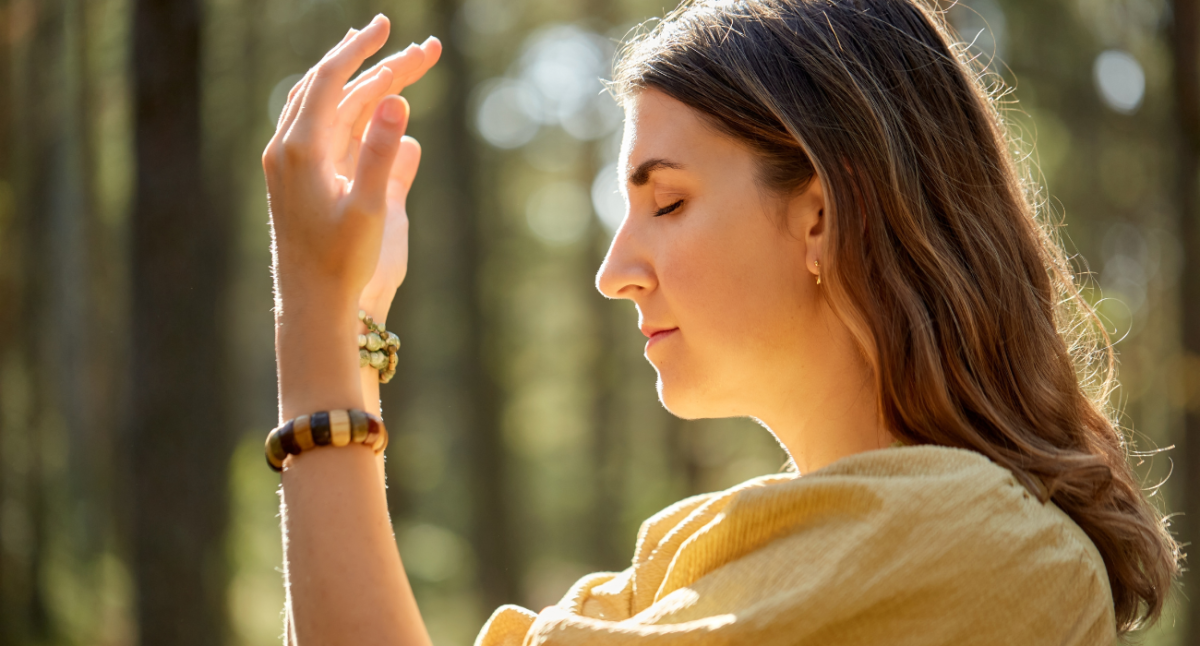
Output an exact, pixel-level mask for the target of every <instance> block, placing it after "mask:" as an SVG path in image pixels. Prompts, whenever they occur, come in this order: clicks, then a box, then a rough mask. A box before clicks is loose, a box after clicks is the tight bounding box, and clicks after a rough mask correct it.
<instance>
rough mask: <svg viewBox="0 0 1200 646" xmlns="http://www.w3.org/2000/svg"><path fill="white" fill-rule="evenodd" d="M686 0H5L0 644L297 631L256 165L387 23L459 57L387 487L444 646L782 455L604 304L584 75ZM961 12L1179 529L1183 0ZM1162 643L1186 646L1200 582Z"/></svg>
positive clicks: (1185, 94) (980, 2) (1199, 382)
mask: <svg viewBox="0 0 1200 646" xmlns="http://www.w3.org/2000/svg"><path fill="white" fill-rule="evenodd" d="M668 9H670V7H664V6H663V4H662V3H661V2H659V1H654V0H403V1H401V0H0V646H7V645H10V644H21V645H50V644H55V645H58V644H62V645H69V644H80V645H88V646H118V645H126V644H130V645H131V644H138V643H141V644H172V645H174V646H188V645H192V644H195V645H201V644H203V645H212V644H230V645H235V644H236V645H245V646H251V645H269V644H274V643H278V642H279V639H280V633H281V628H282V620H281V610H282V607H283V587H282V580H281V574H280V565H281V548H280V534H279V525H278V523H279V519H278V516H277V514H278V498H277V495H276V489H277V487H278V482H279V481H278V476H277V475H276V474H274V473H272V472H271V471H270V470H268V469H267V467H266V465H265V464H264V461H263V457H262V441H263V438H264V437H265V434H266V432H267V431H268V430H269V429H270V428H271V427H272V426H273V425H274V423H275V418H276V398H275V373H274V360H273V336H272V335H273V331H272V315H271V305H272V302H271V281H270V275H269V265H270V254H269V249H268V245H269V240H268V228H267V208H266V201H265V190H264V185H263V179H262V172H261V167H260V161H259V158H260V155H261V152H262V150H263V147H264V146H265V144H266V142H267V140H268V138H269V137H270V136H271V134H272V132H273V129H274V124H275V119H276V116H277V115H278V113H279V111H280V109H281V107H282V105H283V101H284V97H285V95H286V93H287V90H288V89H289V88H290V87H291V85H292V84H293V83H294V82H295V81H296V80H297V79H298V78H299V76H298V75H299V74H300V73H301V72H303V71H304V70H305V69H306V68H307V67H309V66H310V65H312V64H313V63H315V62H316V61H317V60H318V59H319V57H320V56H321V55H322V53H323V52H324V51H325V50H326V49H328V48H329V47H330V46H332V45H333V44H334V43H335V42H337V40H338V39H339V38H341V36H342V34H344V33H345V31H346V30H347V29H348V28H349V27H351V26H361V25H362V24H364V23H365V22H367V21H368V20H369V19H370V17H371V16H372V15H374V14H375V13H377V12H384V13H386V14H387V15H388V16H389V17H390V18H391V19H392V25H393V32H392V33H393V35H392V40H391V44H389V46H388V47H387V48H386V49H385V50H384V52H383V53H384V54H386V53H390V52H393V51H397V50H398V49H400V48H402V47H403V46H404V45H406V44H408V42H409V41H418V42H419V41H421V40H423V39H424V38H425V37H426V36H427V35H429V34H436V35H438V36H439V37H440V38H441V39H442V41H443V43H444V44H445V46H446V51H445V54H444V56H443V59H442V61H441V62H440V63H439V64H438V65H437V67H435V68H434V69H433V71H431V72H430V73H429V75H428V76H427V77H426V78H425V79H424V80H422V81H420V82H419V83H418V84H417V85H415V86H413V87H412V88H411V89H410V90H408V91H407V92H406V94H407V96H408V97H409V100H410V102H411V104H412V107H413V118H412V122H411V127H410V130H409V132H410V134H412V135H414V136H415V137H417V138H418V139H419V140H420V141H421V142H422V143H423V146H424V160H423V162H422V165H421V170H420V173H419V175H418V179H417V182H416V187H415V188H414V189H413V192H412V195H411V198H410V202H409V213H410V216H411V220H412V233H411V236H412V238H411V239H412V245H411V248H412V255H411V265H410V271H409V278H408V280H407V281H406V283H405V284H404V286H403V287H402V288H401V290H400V292H399V296H398V299H397V302H396V305H395V306H394V307H393V309H392V316H391V319H390V320H389V321H388V324H389V327H390V328H391V329H393V330H395V331H397V332H398V333H399V335H400V337H401V339H402V340H403V343H404V345H403V347H402V348H401V350H400V371H399V374H398V376H397V378H396V379H395V381H394V382H392V384H390V385H388V386H386V387H384V388H383V409H384V414H385V416H386V418H387V419H388V423H389V428H390V429H391V431H392V433H393V438H392V441H391V445H390V447H389V449H388V462H387V464H388V475H389V488H388V502H389V505H390V508H391V512H392V515H393V519H394V521H395V527H396V535H397V541H398V543H399V546H400V550H401V553H402V554H403V556H404V560H405V563H406V565H407V567H408V571H409V574H410V576H411V578H412V581H413V584H414V587H415V589H416V594H417V598H418V601H419V603H420V605H421V609H422V612H423V613H424V615H425V617H426V618H427V621H428V625H429V628H430V631H431V632H432V634H433V637H434V641H435V643H437V644H439V646H450V645H460V644H461V645H465V644H470V643H471V640H472V638H473V637H474V634H475V632H476V631H477V630H478V629H479V627H480V625H481V624H482V622H483V621H484V619H485V618H486V617H487V615H488V614H489V613H490V611H491V610H492V609H493V608H494V607H495V606H497V605H498V604H500V603H505V602H516V603H521V604H523V605H526V606H529V607H533V608H540V607H543V606H545V605H548V604H551V603H553V602H555V601H556V600H557V599H558V597H559V595H561V594H562V593H563V592H564V591H565V589H566V587H567V585H568V584H569V583H571V582H572V581H573V580H574V579H575V578H576V577H578V576H579V575H581V574H584V573H586V572H589V571H594V570H597V569H620V568H623V567H624V566H625V565H627V563H628V560H629V558H630V555H631V553H632V547H633V540H634V537H635V535H636V531H637V528H638V525H639V523H640V522H641V521H642V520H643V519H645V518H646V517H647V516H649V515H650V514H652V513H653V512H655V511H657V510H658V509H660V508H661V507H663V506H665V505H667V504H669V503H671V502H673V501H675V500H677V499H679V498H681V497H684V496H687V495H690V494H693V493H698V492H702V491H709V490H714V489H718V488H722V487H726V486H729V485H731V484H734V483H736V482H739V481H741V480H743V479H745V478H748V477H751V476H755V475H759V474H764V473H770V472H774V471H777V470H779V469H780V467H781V466H782V464H783V462H784V455H783V453H782V452H781V451H780V449H779V447H778V446H777V445H776V444H775V442H774V441H772V440H771V438H770V436H769V435H768V434H767V433H766V432H765V431H763V430H762V429H761V428H759V427H758V426H756V425H755V424H754V423H752V422H751V421H748V420H711V421H696V422H682V421H680V420H677V419H675V418H673V417H672V416H670V415H669V414H667V413H666V412H665V411H664V410H663V409H662V407H661V406H660V405H659V404H658V402H657V401H656V398H655V394H654V388H653V380H654V374H653V371H652V370H651V368H650V366H649V365H647V363H646V362H645V361H644V360H643V358H642V357H641V349H640V346H641V344H642V343H643V341H644V339H642V338H641V336H640V334H639V333H638V330H637V328H636V323H635V320H636V318H635V313H634V310H633V308H632V306H631V305H630V304H629V303H625V302H608V301H605V300H604V299H603V298H602V297H601V296H600V295H599V294H598V293H597V292H596V291H595V289H594V288H593V287H592V278H593V275H594V272H595V270H596V268H597V267H598V264H599V261H600V259H601V258H602V256H603V253H604V251H605V249H606V246H607V244H608V241H609V239H610V236H611V234H612V231H613V229H614V227H615V226H616V224H617V223H618V222H619V220H620V217H621V215H622V209H623V205H622V203H621V200H620V197H619V196H618V195H617V193H616V172H615V159H616V152H617V142H618V141H619V137H620V129H621V111H620V110H619V109H618V108H617V107H616V105H615V104H614V103H613V102H612V99H611V98H609V97H608V96H607V95H606V94H605V93H604V92H603V91H602V85H601V83H600V79H602V78H606V77H607V75H608V74H609V73H610V67H611V59H612V55H613V52H614V48H615V46H616V43H617V42H618V41H619V39H620V38H621V37H622V36H624V35H625V34H626V33H627V32H628V31H629V30H630V29H631V28H633V27H634V26H635V25H637V24H639V23H642V22H644V21H646V20H648V19H651V18H653V17H654V16H659V15H662V13H663V11H664V10H668ZM947 10H948V12H949V17H950V19H951V21H952V23H953V24H954V25H955V26H956V27H957V28H958V30H959V31H960V33H961V36H962V38H963V40H964V41H967V42H969V43H971V47H972V51H973V52H975V53H977V54H978V55H980V56H982V57H983V60H985V61H991V63H990V66H989V68H988V69H989V70H990V73H991V74H992V75H993V76H992V77H991V78H992V81H996V80H998V79H1003V80H1004V81H1005V82H1006V83H1008V84H1009V85H1011V86H1013V87H1014V88H1015V89H1014V91H1013V92H1011V93H1009V94H1007V95H1006V96H1005V98H1004V103H1005V106H1006V113H1007V115H1008V117H1009V121H1010V124H1011V126H1012V128H1013V129H1014V132H1016V133H1018V134H1019V136H1020V141H1021V143H1022V146H1023V149H1024V151H1025V152H1026V153H1029V152H1031V151H1032V150H1033V145H1034V144H1035V143H1036V152H1035V153H1034V154H1033V157H1032V160H1033V161H1034V162H1035V163H1036V169H1037V170H1038V173H1039V177H1040V179H1041V180H1042V183H1043V186H1044V190H1043V191H1042V193H1041V194H1040V199H1041V200H1042V201H1043V202H1044V204H1045V210H1046V212H1047V213H1048V216H1049V217H1052V218H1054V219H1055V220H1056V221H1062V222H1064V223H1066V224H1067V225H1068V226H1067V227H1066V228H1065V229H1063V231H1064V232H1065V234H1064V237H1065V239H1066V241H1067V243H1068V246H1069V248H1070V250H1071V252H1072V253H1074V254H1078V255H1077V256H1076V260H1077V262H1078V264H1079V268H1080V270H1081V271H1084V272H1086V276H1085V280H1086V284H1087V293H1088V296H1089V298H1091V299H1092V300H1093V302H1096V303H1098V307H1099V310H1100V311H1101V312H1102V314H1103V315H1104V317H1105V318H1106V321H1107V326H1108V328H1109V330H1110V331H1111V332H1112V333H1113V338H1114V339H1118V340H1119V341H1118V343H1117V345H1116V348H1117V350H1118V351H1119V357H1120V378H1121V381H1122V384H1123V385H1122V388H1121V389H1120V390H1119V391H1118V392H1117V395H1116V396H1117V397H1118V403H1119V405H1120V407H1121V411H1122V417H1121V419H1122V423H1123V425H1124V426H1125V428H1126V430H1127V431H1128V432H1129V434H1130V437H1131V438H1132V439H1133V442H1134V445H1135V448H1136V449H1138V450H1140V451H1152V450H1154V449H1158V448H1165V447H1172V446H1173V447H1174V448H1172V449H1170V450H1167V451H1165V452H1161V453H1157V454H1154V455H1146V456H1135V458H1134V460H1135V462H1136V463H1137V464H1138V469H1139V473H1140V474H1141V475H1142V477H1143V478H1144V482H1145V486H1147V487H1153V486H1155V485H1157V484H1158V483H1160V482H1162V481H1163V480H1164V478H1166V476H1167V474H1168V473H1171V475H1170V477H1169V478H1166V482H1165V485H1164V486H1162V487H1161V488H1158V489H1157V490H1156V491H1157V493H1156V500H1157V501H1158V503H1159V504H1160V505H1162V507H1163V508H1164V509H1166V510H1169V511H1170V512H1172V513H1179V512H1183V513H1182V514H1181V515H1179V516H1177V517H1176V518H1175V522H1174V525H1173V527H1174V528H1175V530H1176V532H1177V533H1178V535H1179V536H1180V538H1181V540H1184V541H1192V542H1195V541H1196V540H1197V538H1200V522H1198V521H1197V519H1198V518H1200V500H1198V498H1200V496H1198V495H1197V492H1200V231H1198V229H1200V227H1198V226H1197V225H1198V224H1200V207H1198V205H1200V186H1198V183H1200V182H1198V180H1200V175H1198V169H1200V161H1198V159H1200V158H1198V155H1200V51H1198V48H1200V34H1198V31H1200V7H1197V3H1196V2H1195V1H1194V0H1175V1H1174V2H1170V1H1169V0H964V1H963V2H960V3H958V4H956V5H954V6H952V7H948V8H947ZM1085 259H1086V260H1085ZM1189 493H1190V494H1191V495H1190V496H1189ZM1195 580H1197V579H1194V578H1193V581H1195ZM1191 587H1193V588H1194V587H1195V583H1192V584H1191ZM1185 589H1186V588H1185ZM1189 596H1190V597H1191V599H1190V600H1189V599H1187V598H1186V597H1189ZM1143 638H1144V640H1145V643H1146V644H1151V645H1156V646H1166V645H1176V646H1183V645H1184V644H1191V645H1197V644H1200V595H1198V594H1196V593H1195V592H1194V591H1193V592H1192V593H1191V594H1188V595H1186V596H1185V595H1182V594H1177V595H1175V597H1174V599H1173V600H1172V602H1171V604H1170V605H1169V606H1168V608H1167V611H1166V614H1165V616H1164V620H1163V621H1162V622H1161V623H1160V624H1159V626H1158V627H1157V628H1155V629H1154V630H1153V631H1150V632H1149V633H1148V634H1146V635H1143Z"/></svg>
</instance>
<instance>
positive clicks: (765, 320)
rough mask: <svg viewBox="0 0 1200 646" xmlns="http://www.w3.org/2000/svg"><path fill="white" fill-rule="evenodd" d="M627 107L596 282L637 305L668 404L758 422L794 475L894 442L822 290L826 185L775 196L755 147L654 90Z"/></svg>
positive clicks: (694, 413)
mask: <svg viewBox="0 0 1200 646" xmlns="http://www.w3.org/2000/svg"><path fill="white" fill-rule="evenodd" d="M625 108H626V110H625V117H626V122H625V123H626V125H625V136H624V140H623V142H622V147H621V163H620V164H619V167H621V168H624V170H625V175H626V178H627V181H626V183H625V188H624V190H625V195H626V198H627V200H626V201H627V204H628V207H629V208H628V210H627V213H626V215H625V218H624V220H623V221H622V223H621V226H620V228H619V229H618V230H617V233H616V236H615V237H614V238H613V242H612V246H611V247H610V248H609V251H608V255H607V257H606V258H605V260H604V265H603V266H602V267H601V269H600V272H599V274H598V275H597V277H596V286H597V288H598V289H599V290H600V291H601V292H602V293H604V295H605V296H607V297H609V298H625V299H629V300H631V301H633V302H634V304H635V305H636V306H637V310H638V319H639V321H638V322H639V326H640V327H641V329H642V332H643V333H644V334H646V336H647V337H650V340H649V341H648V342H647V344H646V358H647V359H648V360H649V361H650V363H651V364H653V365H654V368H655V370H656V371H657V372H658V392H659V398H660V399H661V400H662V403H663V405H664V406H666V407H667V409H668V410H670V411H671V412H672V413H674V414H675V415H678V416H679V417H683V418H686V419H695V418H702V417H743V416H749V417H753V418H755V419H757V420H759V421H760V422H761V423H762V424H763V425H764V426H766V427H767V428H768V429H770V430H771V431H772V432H773V433H774V434H775V436H776V437H777V438H778V440H779V441H780V443H781V444H783V446H784V447H785V448H786V449H787V451H788V453H789V454H790V455H791V457H792V459H793V460H795V462H796V465H797V467H799V469H800V471H801V472H802V473H803V472H808V471H812V470H815V469H820V468H821V467H823V466H825V465H827V464H829V463H831V462H833V461H835V460H837V459H839V458H842V457H845V456H847V455H851V454H854V453H858V452H860V451H867V450H871V449H877V448H883V447H886V446H888V445H889V444H891V443H892V442H893V441H895V438H894V437H892V435H891V434H890V433H888V432H887V430H886V429H884V428H883V426H882V425H881V423H880V420H879V419H878V417H877V415H876V412H875V411H876V409H875V401H876V400H877V392H876V389H875V384H874V380H873V379H872V376H871V370H870V367H869V366H868V365H867V363H866V362H865V361H864V360H863V358H862V357H861V355H860V353H859V352H858V350H857V347H856V346H855V343H854V341H853V338H852V337H851V335H850V331H849V329H848V328H847V327H846V326H845V325H844V324H843V323H842V321H841V320H840V319H839V318H838V317H837V316H836V315H835V314H834V313H833V310H831V309H830V307H829V305H828V303H827V301H826V300H825V298H824V297H823V295H822V292H821V290H822V287H821V286H819V285H817V283H816V278H817V275H818V274H819V273H820V268H819V266H818V265H819V263H820V261H821V258H823V257H824V250H825V244H826V236H825V233H826V226H825V198H824V193H823V191H822V187H821V182H820V181H813V182H810V183H809V185H808V186H807V187H805V189H803V190H802V191H801V192H800V193H799V194H798V195H794V196H788V197H784V198H780V197H776V196H772V195H769V194H768V193H767V192H765V191H763V190H761V189H760V187H759V185H758V184H757V180H756V174H755V170H756V163H757V162H756V159H755V157H754V155H753V154H752V153H751V152H750V150H748V149H747V148H745V147H744V146H742V145H741V144H740V143H738V142H737V141H736V140H734V139H732V138H731V137H728V136H726V135H724V134H721V133H719V132H718V131H717V130H715V129H714V128H712V127H710V126H709V125H708V123H707V122H705V121H704V120H703V118H702V117H701V116H700V115H699V113H697V112H695V111H694V110H692V109H691V108H689V107H687V106H686V105H684V104H683V103H680V102H679V101H677V100H675V99H673V98H670V97H668V96H667V95H665V94H663V93H662V92H659V91H657V90H653V89H648V90H643V91H641V92H639V93H638V94H636V95H635V96H633V97H631V98H630V99H629V100H628V101H627V103H626V106H625ZM672 209H673V210H672ZM666 210H670V212H669V213H664V214H662V215H656V213H661V212H662V211H666Z"/></svg>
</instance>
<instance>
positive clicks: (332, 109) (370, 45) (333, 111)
mask: <svg viewBox="0 0 1200 646" xmlns="http://www.w3.org/2000/svg"><path fill="white" fill-rule="evenodd" d="M389 29H390V26H389V24H388V20H387V18H385V17H384V16H383V15H382V14H380V15H378V16H375V19H374V20H372V21H371V24H369V25H367V26H366V27H365V28H363V30H362V31H360V32H358V33H357V34H355V35H354V36H352V37H351V38H350V41H349V42H347V43H346V44H345V45H343V46H342V47H341V48H339V49H338V51H337V52H335V53H332V54H331V55H330V56H328V57H327V58H325V60H323V61H321V62H320V63H319V64H318V65H317V68H316V73H315V74H314V75H313V79H312V83H311V84H310V85H309V88H308V91H307V92H305V94H304V101H303V103H302V105H301V109H300V110H301V113H308V114H309V115H311V116H310V117H309V118H308V119H305V120H302V121H303V122H304V123H303V124H301V125H302V127H303V132H301V133H298V134H299V137H300V138H301V139H305V140H307V139H310V138H311V137H313V136H320V135H321V134H322V133H321V131H320V129H321V127H322V126H327V125H330V124H331V123H332V121H333V119H335V118H336V115H337V105H338V103H339V102H340V101H341V99H342V86H344V85H345V84H346V81H348V80H350V75H351V74H353V73H354V70H356V69H358V68H359V67H361V66H362V64H363V61H365V60H367V57H369V56H371V55H372V54H374V53H375V52H377V51H379V48H380V47H383V44H384V43H385V42H387V37H388V30H389Z"/></svg>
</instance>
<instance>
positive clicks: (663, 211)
mask: <svg viewBox="0 0 1200 646" xmlns="http://www.w3.org/2000/svg"><path fill="white" fill-rule="evenodd" d="M682 205H683V200H679V201H678V202H676V203H674V204H672V205H670V206H664V207H662V208H661V209H659V210H657V211H655V212H654V217H656V218H657V217H658V216H660V215H666V214H668V213H670V212H672V211H674V210H675V209H678V208H679V207H680V206H682Z"/></svg>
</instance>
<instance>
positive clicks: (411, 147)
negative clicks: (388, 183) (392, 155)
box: [392, 135, 421, 195]
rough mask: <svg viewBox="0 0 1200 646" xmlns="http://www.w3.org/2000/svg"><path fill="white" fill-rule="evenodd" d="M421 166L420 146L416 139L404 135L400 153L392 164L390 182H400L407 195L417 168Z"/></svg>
mask: <svg viewBox="0 0 1200 646" xmlns="http://www.w3.org/2000/svg"><path fill="white" fill-rule="evenodd" d="M420 165H421V144H419V143H417V140H416V139H413V138H412V137H409V136H408V135H404V138H403V139H402V140H401V141H400V152H399V153H397V154H396V161H395V162H394V163H393V164H392V180H394V181H397V182H400V186H402V187H403V189H404V194H405V195H407V194H408V191H409V189H411V188H412V183H413V179H414V178H416V176H417V167H418V166H420Z"/></svg>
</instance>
